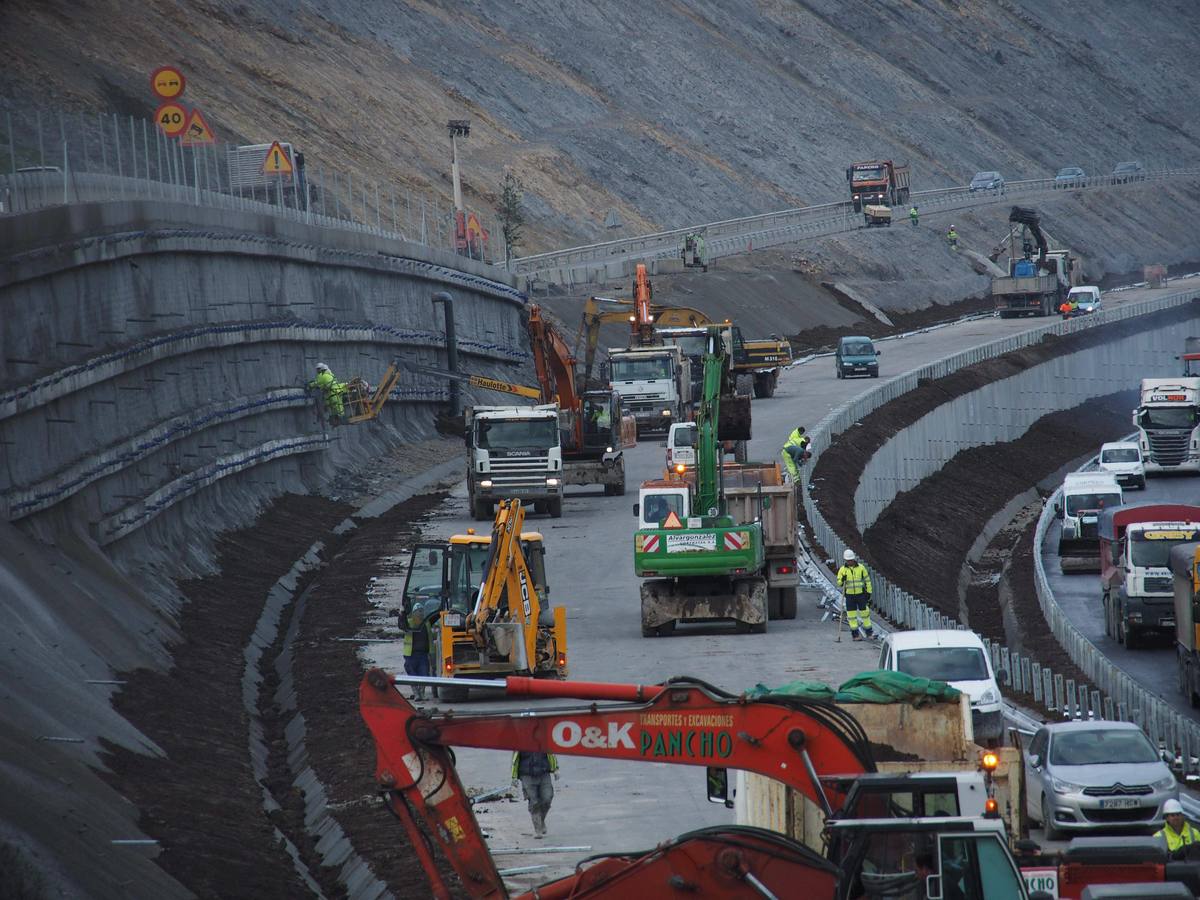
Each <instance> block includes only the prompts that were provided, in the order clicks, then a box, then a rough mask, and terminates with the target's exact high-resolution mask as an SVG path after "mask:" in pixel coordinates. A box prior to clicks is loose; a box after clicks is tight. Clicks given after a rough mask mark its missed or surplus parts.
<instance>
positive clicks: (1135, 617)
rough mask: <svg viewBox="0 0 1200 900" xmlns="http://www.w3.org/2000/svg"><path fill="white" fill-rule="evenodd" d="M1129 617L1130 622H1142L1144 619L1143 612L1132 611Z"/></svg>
mask: <svg viewBox="0 0 1200 900" xmlns="http://www.w3.org/2000/svg"><path fill="white" fill-rule="evenodd" d="M1128 618H1129V621H1130V622H1138V623H1139V624H1140V623H1141V621H1142V614H1141V613H1140V612H1131V613H1130V614H1129V617H1128Z"/></svg>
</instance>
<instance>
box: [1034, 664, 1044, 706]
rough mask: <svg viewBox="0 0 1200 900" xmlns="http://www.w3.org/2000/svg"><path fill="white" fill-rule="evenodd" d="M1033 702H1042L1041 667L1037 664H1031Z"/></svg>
mask: <svg viewBox="0 0 1200 900" xmlns="http://www.w3.org/2000/svg"><path fill="white" fill-rule="evenodd" d="M1032 668H1033V702H1034V703H1041V702H1042V667H1041V666H1040V665H1039V664H1038V663H1036V662H1035V663H1034V664H1033V667H1032Z"/></svg>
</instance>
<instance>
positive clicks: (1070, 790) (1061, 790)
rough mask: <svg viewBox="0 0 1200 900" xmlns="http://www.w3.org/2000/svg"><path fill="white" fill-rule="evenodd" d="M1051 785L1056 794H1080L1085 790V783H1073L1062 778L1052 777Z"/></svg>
mask: <svg viewBox="0 0 1200 900" xmlns="http://www.w3.org/2000/svg"><path fill="white" fill-rule="evenodd" d="M1050 786H1051V787H1052V788H1054V793H1056V794H1078V793H1079V792H1080V791H1082V790H1083V785H1081V784H1072V783H1071V782H1069V781H1063V780H1062V779H1061V778H1051V779H1050Z"/></svg>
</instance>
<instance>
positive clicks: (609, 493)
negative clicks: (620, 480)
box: [604, 484, 617, 497]
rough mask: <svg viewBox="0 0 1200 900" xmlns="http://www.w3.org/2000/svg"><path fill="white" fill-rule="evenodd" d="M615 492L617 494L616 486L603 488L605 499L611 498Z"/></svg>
mask: <svg viewBox="0 0 1200 900" xmlns="http://www.w3.org/2000/svg"><path fill="white" fill-rule="evenodd" d="M616 492H617V486H616V485H615V484H606V485H605V486H604V496H605V497H611V496H613V495H614V494H615V493H616Z"/></svg>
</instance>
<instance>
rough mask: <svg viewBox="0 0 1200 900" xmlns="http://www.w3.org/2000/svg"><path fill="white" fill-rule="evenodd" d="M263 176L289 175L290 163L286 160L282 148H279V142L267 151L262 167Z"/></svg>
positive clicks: (285, 153)
mask: <svg viewBox="0 0 1200 900" xmlns="http://www.w3.org/2000/svg"><path fill="white" fill-rule="evenodd" d="M262 170H263V174H264V175H291V174H292V161H291V160H290V159H289V158H288V155H287V152H286V151H285V150H284V149H283V147H281V146H279V141H276V142H275V143H273V144H272V145H271V149H270V150H268V151H267V156H266V158H265V159H264V160H263V166H262Z"/></svg>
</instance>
